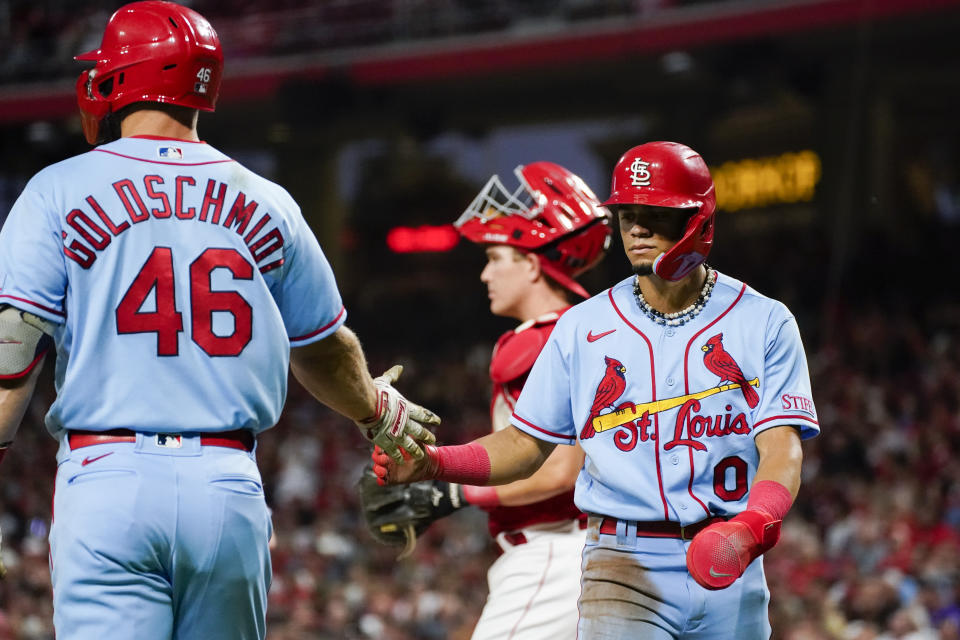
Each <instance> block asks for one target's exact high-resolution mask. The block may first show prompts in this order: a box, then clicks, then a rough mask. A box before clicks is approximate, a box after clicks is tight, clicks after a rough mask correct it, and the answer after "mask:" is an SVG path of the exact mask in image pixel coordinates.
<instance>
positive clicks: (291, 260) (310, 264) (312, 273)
mask: <svg viewBox="0 0 960 640" xmlns="http://www.w3.org/2000/svg"><path fill="white" fill-rule="evenodd" d="M291 231H292V242H291V247H290V250H289V251H288V252H287V255H285V256H284V265H283V279H282V281H281V283H280V292H279V295H278V296H277V304H278V305H279V307H280V314H281V316H283V322H284V325H285V326H286V329H287V336H288V337H289V338H290V346H293V347H299V346H303V345H306V344H310V343H311V342H317V341H318V340H322V339H323V338H326V337H327V336H329V335H330V334H331V333H333V332H334V331H336V330H337V329H339V328H340V327H341V326H342V325H343V323H344V322H345V321H346V319H347V312H346V309H344V306H343V300H342V299H341V298H340V291H339V289H337V281H336V278H335V277H334V275H333V269H331V268H330V263H329V262H328V261H327V257H326V256H325V255H324V254H323V250H322V249H321V248H320V243H319V242H317V238H316V236H314V235H313V231H311V230H310V227H308V226H307V223H306V221H305V220H304V219H303V216H301V215H300V214H299V212H298V213H297V215H296V216H295V221H294V223H293V225H292V229H291Z"/></svg>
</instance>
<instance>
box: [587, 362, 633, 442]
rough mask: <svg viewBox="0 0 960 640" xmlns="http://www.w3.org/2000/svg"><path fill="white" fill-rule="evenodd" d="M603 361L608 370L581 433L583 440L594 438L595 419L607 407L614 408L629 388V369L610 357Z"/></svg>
mask: <svg viewBox="0 0 960 640" xmlns="http://www.w3.org/2000/svg"><path fill="white" fill-rule="evenodd" d="M603 360H604V362H605V363H606V365H607V369H606V371H604V372H603V378H601V380H600V384H598V385H597V393H596V395H594V397H593V406H592V407H590V416H589V417H588V418H587V423H586V424H585V425H583V429H582V430H581V431H580V439H581V440H586V439H587V438H592V437H593V436H594V435H595V433H596V432H595V431H594V427H593V420H594V418H596V417H597V416H599V415H600V412H601V411H603V410H604V409H606V408H607V407H612V406H613V403H614V402H616V401H617V399H618V398H620V396H621V395H622V394H623V390H624V389H626V388H627V379H626V377H625V376H624V374H625V373H626V372H627V368H626V367H624V366H623V365H622V364H621V363H620V361H619V360H614V359H613V358H610V357H608V356H603Z"/></svg>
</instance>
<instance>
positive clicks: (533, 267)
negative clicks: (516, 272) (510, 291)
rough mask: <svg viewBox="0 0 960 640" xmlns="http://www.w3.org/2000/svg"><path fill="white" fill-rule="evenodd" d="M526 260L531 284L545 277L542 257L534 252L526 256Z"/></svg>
mask: <svg viewBox="0 0 960 640" xmlns="http://www.w3.org/2000/svg"><path fill="white" fill-rule="evenodd" d="M523 257H524V259H525V261H526V263H527V265H528V278H529V280H530V282H536V281H537V280H539V279H540V278H542V277H543V269H541V267H540V256H538V255H537V254H535V253H533V252H532V251H530V252H527V253H525V254H524V256H523Z"/></svg>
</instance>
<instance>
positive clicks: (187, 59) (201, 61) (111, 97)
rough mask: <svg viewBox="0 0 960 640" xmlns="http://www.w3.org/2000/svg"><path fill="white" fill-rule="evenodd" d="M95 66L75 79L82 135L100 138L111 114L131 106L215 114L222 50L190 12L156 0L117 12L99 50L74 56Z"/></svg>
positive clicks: (204, 23)
mask: <svg viewBox="0 0 960 640" xmlns="http://www.w3.org/2000/svg"><path fill="white" fill-rule="evenodd" d="M76 59H77V60H92V61H94V62H96V66H94V68H93V69H90V70H87V71H84V72H83V73H82V74H80V77H79V78H78V79H77V102H78V104H79V105H80V114H81V117H82V121H83V133H84V135H85V136H86V138H87V142H89V143H90V144H97V143H98V142H99V141H100V140H101V138H100V136H101V133H102V132H101V131H100V125H101V123H102V121H103V119H104V118H105V117H106V116H107V115H109V114H110V113H113V112H116V111H117V110H119V109H122V108H123V107H125V106H127V105H129V104H132V103H134V102H161V103H164V104H176V105H180V106H182V107H190V108H192V109H201V110H203V111H213V109H214V104H215V103H216V101H217V94H218V93H219V92H220V77H221V75H222V73H223V50H222V49H221V48H220V40H219V38H217V32H216V31H214V30H213V27H212V26H210V23H209V22H207V19H206V18H204V17H203V16H201V15H200V14H199V13H197V12H196V11H194V10H193V9H188V8H187V7H184V6H181V5H179V4H175V3H173V2H161V1H160V0H147V1H146V2H133V3H131V4H128V5H125V6H123V7H121V8H120V9H118V10H117V11H116V13H114V14H113V16H111V17H110V21H109V22H108V23H107V28H106V30H105V31H104V33H103V41H102V42H101V44H100V48H99V49H95V50H93V51H88V52H87V53H84V54H81V55H79V56H77V57H76Z"/></svg>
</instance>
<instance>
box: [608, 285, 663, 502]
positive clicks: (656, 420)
mask: <svg viewBox="0 0 960 640" xmlns="http://www.w3.org/2000/svg"><path fill="white" fill-rule="evenodd" d="M607 297H608V298H610V304H611V305H613V310H614V311H616V312H617V315H618V316H620V319H621V320H623V321H624V323H626V325H627V326H628V327H630V328H631V329H633V330H634V331H636V332H637V334H639V336H640V337H641V338H643V340H644V342H646V343H647V349H648V350H649V351H650V385H651V386H652V387H653V397H652V398H650V400H651V401H653V400H656V399H657V373H656V366H655V364H654V360H653V345H652V344H650V339H649V338H647V336H646V335H645V334H644V333H643V331H640V329H638V328H637V327H635V326H633V324H631V323H630V321H629V320H627V318H626V316H624V315H623V313H621V311H620V308H619V307H618V306H617V303H616V302H614V300H613V287H610V288H609V289H607ZM653 433H654V436H656V438H655V442H656V444H654V446H653V458H654V460H655V461H656V463H657V484H658V485H659V487H660V500H661V501H663V519H664V520H669V519H670V510H669V508H668V507H667V496H666V494H665V493H664V492H663V476H662V475H661V473H660V414H659V413H655V414H654V415H653Z"/></svg>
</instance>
